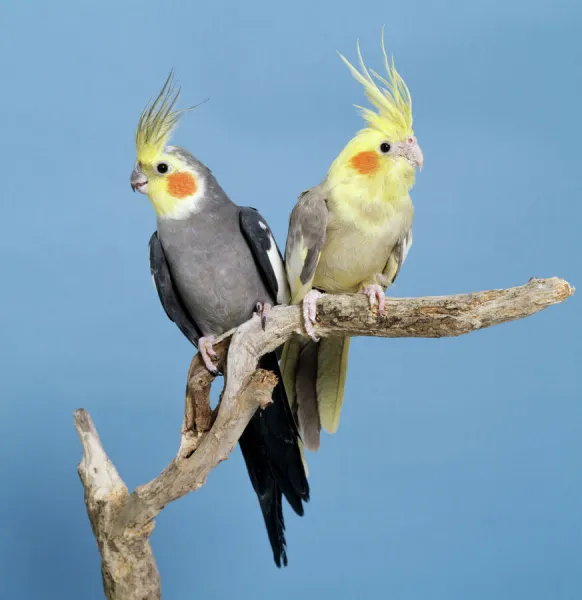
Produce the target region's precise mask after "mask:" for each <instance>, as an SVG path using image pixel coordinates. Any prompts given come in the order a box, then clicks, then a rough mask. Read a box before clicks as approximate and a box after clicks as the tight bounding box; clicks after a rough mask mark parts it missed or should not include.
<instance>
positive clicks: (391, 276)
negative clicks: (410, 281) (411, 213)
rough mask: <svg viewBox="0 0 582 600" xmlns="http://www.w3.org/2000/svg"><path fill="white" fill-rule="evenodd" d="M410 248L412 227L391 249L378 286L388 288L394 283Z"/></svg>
mask: <svg viewBox="0 0 582 600" xmlns="http://www.w3.org/2000/svg"><path fill="white" fill-rule="evenodd" d="M410 246H412V227H411V228H410V229H409V230H408V231H407V232H406V233H405V234H404V235H403V236H402V237H401V238H400V239H399V240H398V242H397V243H396V245H395V246H394V248H393V249H392V253H391V254H390V256H389V258H388V262H387V263H386V266H385V267H384V270H383V271H382V280H381V281H379V282H378V283H380V285H382V286H384V287H388V286H390V285H392V284H393V283H394V281H395V280H396V277H397V276H398V273H400V269H401V268H402V265H403V264H404V261H405V260H406V257H407V256H408V251H409V250H410Z"/></svg>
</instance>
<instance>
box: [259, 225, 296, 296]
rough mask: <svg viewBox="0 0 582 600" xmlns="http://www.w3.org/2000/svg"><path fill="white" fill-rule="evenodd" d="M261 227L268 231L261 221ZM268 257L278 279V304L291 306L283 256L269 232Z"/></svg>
mask: <svg viewBox="0 0 582 600" xmlns="http://www.w3.org/2000/svg"><path fill="white" fill-rule="evenodd" d="M259 225H260V226H261V227H264V229H267V227H266V225H264V223H262V222H261V221H259ZM267 256H268V257H269V262H270V263H271V266H272V267H273V272H274V273H275V278H276V279H277V288H278V289H277V304H289V300H290V299H291V294H290V293H289V284H288V283H287V275H286V273H285V265H284V264H283V261H282V260H281V256H280V255H279V252H278V250H277V244H275V239H274V238H273V234H272V233H270V232H269V249H268V250H267Z"/></svg>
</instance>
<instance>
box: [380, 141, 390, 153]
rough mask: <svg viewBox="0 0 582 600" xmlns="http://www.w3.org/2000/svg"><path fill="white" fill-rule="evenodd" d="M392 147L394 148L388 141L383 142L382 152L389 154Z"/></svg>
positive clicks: (381, 145)
mask: <svg viewBox="0 0 582 600" xmlns="http://www.w3.org/2000/svg"><path fill="white" fill-rule="evenodd" d="M390 148H392V146H390V144H389V143H388V142H382V143H381V144H380V152H382V154H388V152H390Z"/></svg>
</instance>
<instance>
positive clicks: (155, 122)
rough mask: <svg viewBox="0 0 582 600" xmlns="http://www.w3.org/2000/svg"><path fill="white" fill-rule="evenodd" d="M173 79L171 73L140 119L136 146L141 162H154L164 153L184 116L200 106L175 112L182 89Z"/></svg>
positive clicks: (172, 73)
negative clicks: (177, 86)
mask: <svg viewBox="0 0 582 600" xmlns="http://www.w3.org/2000/svg"><path fill="white" fill-rule="evenodd" d="M173 78H174V72H173V71H170V74H169V75H168V78H167V79H166V83H164V87H163V88H162V90H161V92H160V93H159V94H158V95H157V97H156V98H155V100H153V101H151V100H150V102H148V104H147V105H146V107H145V108H144V110H143V112H142V113H141V117H140V118H139V122H138V124H137V132H136V134H135V146H136V150H137V158H138V160H139V161H141V162H149V161H151V160H154V159H155V157H156V156H158V155H159V154H160V153H161V152H163V150H164V147H165V146H166V144H167V143H168V141H169V139H170V136H171V135H172V132H173V131H174V129H175V128H176V125H177V124H178V121H179V120H180V117H181V116H182V114H183V113H185V112H187V111H189V110H192V109H194V108H196V107H197V106H200V104H197V105H196V106H190V107H189V108H183V109H181V110H174V106H175V105H176V102H177V100H178V98H179V97H180V89H179V88H178V89H177V90H176V86H175V84H174V81H173ZM204 102H206V100H204ZM201 104H202V103H201Z"/></svg>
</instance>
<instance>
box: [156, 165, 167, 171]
mask: <svg viewBox="0 0 582 600" xmlns="http://www.w3.org/2000/svg"><path fill="white" fill-rule="evenodd" d="M156 169H157V171H158V173H162V174H163V173H167V172H168V165H167V164H166V163H159V164H158V166H157V167H156Z"/></svg>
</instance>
